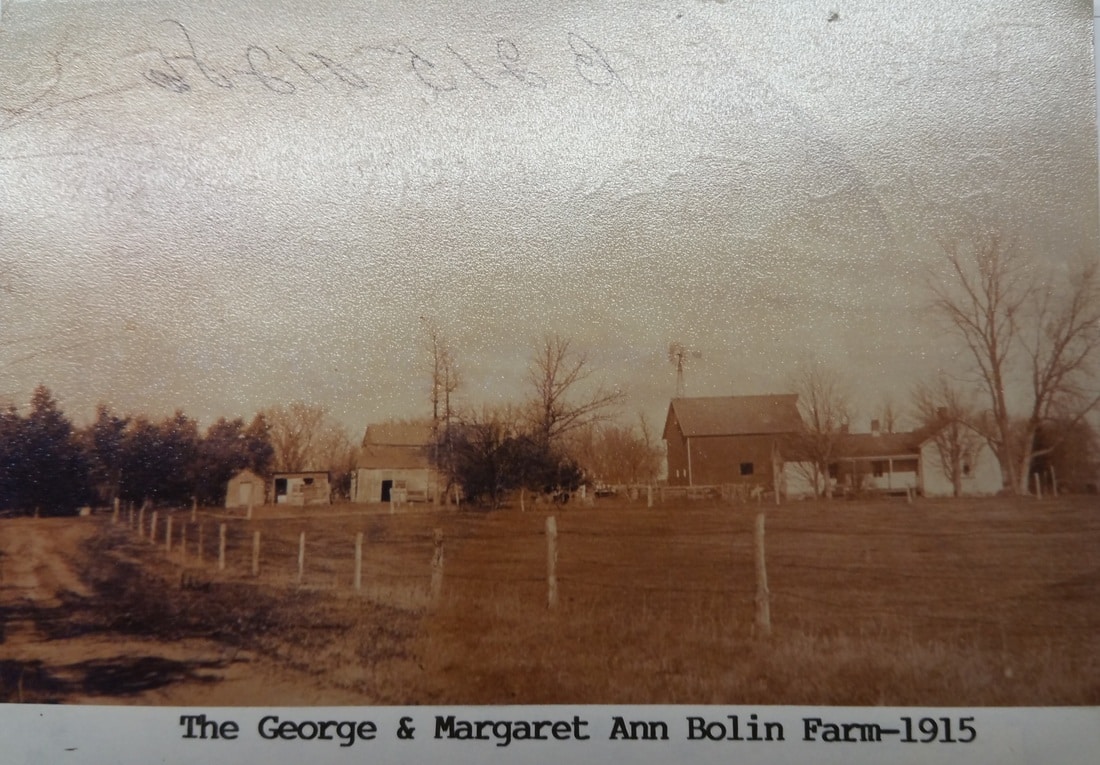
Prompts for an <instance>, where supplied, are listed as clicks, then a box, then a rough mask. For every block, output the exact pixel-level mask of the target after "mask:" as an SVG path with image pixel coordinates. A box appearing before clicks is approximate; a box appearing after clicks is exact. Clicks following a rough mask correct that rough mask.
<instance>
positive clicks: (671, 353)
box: [668, 343, 703, 398]
mask: <svg viewBox="0 0 1100 765" xmlns="http://www.w3.org/2000/svg"><path fill="white" fill-rule="evenodd" d="M701 358H703V354H702V353H700V352H699V351H693V350H691V349H689V348H685V347H684V344H683V343H670V344H669V346H668V361H669V363H670V364H672V366H674V367H676V398H683V397H684V363H685V362H687V361H689V360H698V359H701Z"/></svg>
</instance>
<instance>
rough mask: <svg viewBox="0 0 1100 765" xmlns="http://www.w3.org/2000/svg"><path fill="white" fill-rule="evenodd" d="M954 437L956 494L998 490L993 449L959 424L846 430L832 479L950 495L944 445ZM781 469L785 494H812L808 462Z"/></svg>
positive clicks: (841, 484)
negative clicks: (888, 430) (899, 430)
mask: <svg viewBox="0 0 1100 765" xmlns="http://www.w3.org/2000/svg"><path fill="white" fill-rule="evenodd" d="M952 429H954V430H953V431H952ZM952 441H954V442H955V444H956V447H955V448H956V450H957V451H958V452H959V458H958V462H959V465H958V470H959V494H960V496H982V495H988V494H995V493H996V492H997V491H999V490H1000V489H1001V487H1002V481H1001V468H1000V464H999V463H998V462H997V458H996V455H995V454H994V453H993V449H992V448H991V447H990V445H989V442H988V441H987V440H986V439H985V438H984V437H983V436H982V435H981V434H979V433H978V432H977V431H976V430H974V429H973V428H971V427H969V426H967V425H963V424H961V423H954V424H951V423H944V424H939V425H931V426H926V427H923V428H918V429H917V430H914V431H909V432H905V433H884V432H882V431H881V430H880V428H879V423H878V421H877V420H872V421H871V432H870V433H845V434H844V435H842V436H841V437H840V438H839V439H838V441H837V445H836V461H835V462H834V463H833V464H831V465H830V466H829V476H830V480H831V481H832V483H833V486H834V488H835V489H837V490H839V491H843V492H881V493H905V492H908V491H910V490H912V491H914V492H916V493H918V494H921V495H923V496H926V497H950V496H953V494H954V484H953V482H952V470H951V467H950V463H951V460H950V458H949V457H948V454H949V453H950V450H949V449H948V447H947V444H948V443H950V442H952ZM783 473H784V478H785V482H784V486H785V489H786V494H787V496H789V497H808V496H813V494H814V490H813V481H812V479H811V478H810V475H811V474H812V467H811V466H809V465H806V464H802V463H794V462H791V463H787V464H786V465H784V470H783Z"/></svg>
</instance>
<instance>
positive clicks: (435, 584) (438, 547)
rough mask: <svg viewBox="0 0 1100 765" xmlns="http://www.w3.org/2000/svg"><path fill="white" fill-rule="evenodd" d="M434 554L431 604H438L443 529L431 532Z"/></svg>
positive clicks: (441, 584)
mask: <svg viewBox="0 0 1100 765" xmlns="http://www.w3.org/2000/svg"><path fill="white" fill-rule="evenodd" d="M432 542H433V543H434V545H435V552H434V553H433V554H432V603H439V599H440V597H441V596H442V595H443V529H436V530H435V531H434V532H432Z"/></svg>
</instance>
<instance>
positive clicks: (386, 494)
mask: <svg viewBox="0 0 1100 765" xmlns="http://www.w3.org/2000/svg"><path fill="white" fill-rule="evenodd" d="M392 488H393V481H383V482H382V501H383V502H389V501H390V489H392Z"/></svg>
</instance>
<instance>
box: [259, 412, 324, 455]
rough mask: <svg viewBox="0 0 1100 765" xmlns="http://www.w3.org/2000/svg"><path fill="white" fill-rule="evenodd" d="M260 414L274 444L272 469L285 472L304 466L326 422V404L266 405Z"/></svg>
mask: <svg viewBox="0 0 1100 765" xmlns="http://www.w3.org/2000/svg"><path fill="white" fill-rule="evenodd" d="M262 414H263V415H264V418H265V419H266V420H267V424H268V428H269V430H268V433H269V436H270V439H271V445H272V446H273V447H274V448H275V462H274V465H273V468H274V470H275V471H276V472H286V473H296V472H300V471H302V470H306V469H307V467H308V466H310V462H311V459H312V458H313V457H315V454H314V451H313V448H314V445H315V441H316V439H317V437H318V436H319V434H320V433H321V430H322V426H323V424H324V422H325V416H326V414H327V413H326V411H325V408H324V407H323V406H319V405H314V404H307V403H305V402H303V401H295V402H293V403H291V404H288V405H286V406H282V405H280V406H273V407H269V408H268V409H265V410H264V411H263V412H262Z"/></svg>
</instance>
